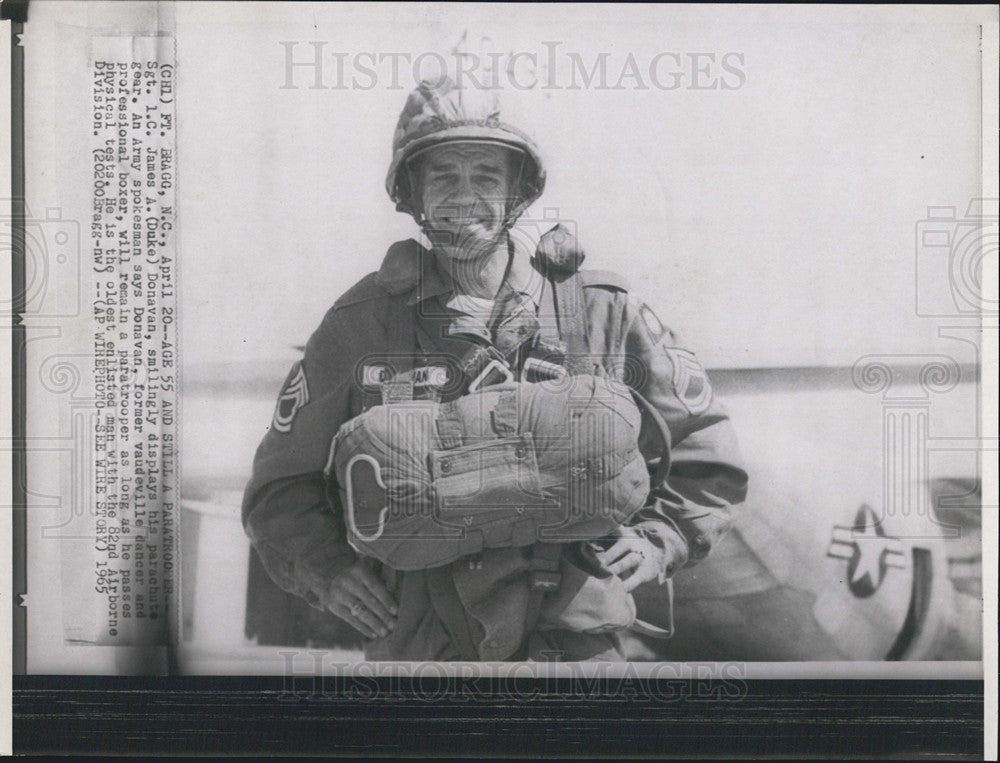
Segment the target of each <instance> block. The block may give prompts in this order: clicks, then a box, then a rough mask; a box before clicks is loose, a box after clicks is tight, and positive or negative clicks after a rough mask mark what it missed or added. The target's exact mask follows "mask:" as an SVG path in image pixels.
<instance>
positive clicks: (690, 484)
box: [243, 239, 747, 660]
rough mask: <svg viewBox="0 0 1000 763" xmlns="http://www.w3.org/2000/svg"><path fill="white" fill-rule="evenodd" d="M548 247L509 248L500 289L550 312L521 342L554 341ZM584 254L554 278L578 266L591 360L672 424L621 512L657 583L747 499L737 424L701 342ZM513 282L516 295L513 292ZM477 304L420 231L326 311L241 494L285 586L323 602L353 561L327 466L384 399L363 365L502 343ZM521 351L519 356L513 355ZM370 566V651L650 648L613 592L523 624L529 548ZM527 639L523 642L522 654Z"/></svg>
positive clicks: (265, 556)
mask: <svg viewBox="0 0 1000 763" xmlns="http://www.w3.org/2000/svg"><path fill="white" fill-rule="evenodd" d="M545 243H546V242H545V240H544V239H543V247H542V248H544V245H545ZM542 254H543V255H544V252H543V253H542ZM551 259H554V258H551ZM540 260H544V257H539V256H538V255H537V254H536V256H535V257H532V253H529V252H525V251H519V250H518V249H517V248H516V247H513V246H512V251H511V264H510V267H509V270H508V276H507V279H506V281H505V282H504V285H503V286H502V287H501V293H500V295H498V299H497V300H496V304H497V305H501V304H504V303H506V304H507V305H511V304H513V305H516V307H517V308H518V309H522V310H523V309H525V308H527V309H528V310H529V311H535V313H536V314H537V315H539V316H540V317H541V320H539V321H538V323H537V325H538V331H537V332H535V335H533V336H531V337H527V338H523V337H522V340H523V341H522V345H523V346H524V347H530V346H532V345H535V346H537V344H538V343H539V342H541V341H545V340H546V330H545V328H546V325H547V324H550V323H551V322H550V321H547V320H545V316H546V315H547V314H551V313H547V309H548V308H547V307H546V306H547V305H551V304H552V303H553V302H554V301H555V299H556V298H557V292H558V287H553V283H554V281H555V280H556V279H553V278H551V277H550V278H545V277H542V274H543V272H544V271H545V270H546V268H545V263H544V262H541V261H540ZM577 264H578V260H574V261H572V262H571V263H570V265H569V267H568V268H564V270H569V271H570V272H569V273H565V272H564V273H563V274H562V275H561V276H560V277H561V278H563V279H565V278H567V277H569V278H573V279H576V286H575V293H577V294H580V295H582V302H583V304H582V305H578V306H576V307H575V309H577V310H578V312H579V315H580V316H581V317H582V320H580V321H576V324H577V327H578V328H577V330H579V331H580V332H581V333H582V337H578V338H577V341H583V342H585V346H586V353H585V355H584V357H585V363H587V364H590V369H589V370H597V371H598V372H599V373H602V374H606V375H608V376H609V377H612V378H615V379H618V380H620V381H623V382H625V383H627V384H628V385H629V386H631V387H633V388H635V389H636V390H637V391H638V392H639V393H640V394H641V395H642V396H643V397H644V398H645V399H646V400H648V401H649V402H650V403H651V404H652V406H654V407H655V409H656V410H657V411H658V412H659V414H660V415H661V416H662V419H663V421H664V422H665V423H666V426H667V428H668V429H669V438H670V441H671V442H670V446H671V447H670V465H669V475H667V476H666V479H662V478H660V479H659V480H658V483H657V484H653V485H652V486H651V490H650V493H649V496H648V499H647V500H646V502H645V505H644V506H643V507H642V508H641V509H640V510H639V511H638V512H636V513H635V514H633V515H632V517H631V518H630V519H629V520H628V522H627V524H628V525H629V526H630V527H632V528H634V529H635V530H636V531H637V532H638V533H640V534H641V535H643V536H645V537H647V538H648V539H649V540H650V541H651V542H653V543H654V544H656V545H657V546H658V547H660V548H662V549H664V551H665V552H666V553H665V556H664V559H665V566H664V569H662V570H660V580H661V581H663V580H665V579H666V578H668V577H669V576H670V575H671V574H672V573H673V571H674V569H676V568H678V567H679V566H681V565H690V564H694V563H696V562H697V561H698V560H700V559H701V558H703V557H704V556H705V555H706V554H707V553H708V551H709V550H710V548H711V547H712V545H713V543H714V542H715V541H716V539H718V538H719V536H720V535H722V534H723V533H724V532H725V531H726V529H727V528H728V527H729V525H730V523H731V521H732V514H731V511H732V506H733V505H734V504H738V503H740V502H741V501H742V500H743V499H744V497H745V491H746V483H747V477H746V474H745V473H744V471H743V469H742V467H741V466H740V456H739V452H738V448H737V444H736V439H735V436H734V432H733V429H732V426H731V423H730V421H729V419H728V417H727V415H726V413H725V411H724V410H723V408H722V406H721V404H720V403H719V401H718V400H717V399H715V397H714V396H713V394H712V390H711V386H710V384H709V381H708V378H707V376H706V374H705V372H704V370H703V369H702V367H701V366H700V364H699V363H698V361H697V360H696V358H695V356H694V355H693V354H692V353H691V352H689V351H688V350H687V349H686V348H684V347H683V346H682V345H681V343H680V342H679V340H678V339H677V337H676V336H675V335H674V333H673V332H671V331H670V330H668V329H666V328H664V327H663V326H662V325H661V324H660V323H659V321H658V319H657V318H656V317H655V315H654V314H653V312H652V311H651V310H650V309H649V308H648V307H646V306H645V305H642V304H639V303H637V302H636V301H635V300H634V299H632V298H631V297H630V296H629V295H628V291H627V288H626V286H625V283H624V282H623V281H622V279H621V278H620V277H618V276H617V275H615V274H613V273H608V272H603V271H590V270H579V271H576V265H577ZM550 275H551V274H550ZM563 293H564V294H565V293H566V290H565V289H563ZM505 294H506V295H508V296H510V295H514V296H516V297H517V298H516V299H504V295H505ZM564 299H565V297H564ZM462 307H465V309H466V310H469V311H468V312H466V311H463V310H462V309H460V308H462ZM556 309H558V308H556ZM564 310H565V306H564ZM494 317H495V318H499V320H493V321H489V322H488V323H489V324H492V325H493V326H499V325H503V324H504V320H503V316H494ZM480 318H481V316H480ZM480 318H477V316H476V315H475V311H474V310H470V308H469V307H468V306H467V305H463V304H462V301H461V300H457V301H456V300H455V299H454V295H453V294H452V287H451V284H450V281H449V279H448V278H447V277H446V276H444V275H443V274H441V273H439V272H438V270H437V267H436V265H435V260H434V258H433V257H432V256H429V254H428V253H427V252H425V251H424V250H423V249H422V248H421V247H420V246H419V245H418V244H417V243H416V242H415V241H412V240H410V241H406V242H400V243H397V244H395V245H393V247H391V248H390V250H389V252H388V254H387V255H386V258H385V261H384V262H383V264H382V267H381V269H380V270H379V271H378V272H377V273H373V274H371V275H369V276H367V277H366V278H364V279H362V280H361V281H360V282H359V283H358V284H356V285H355V286H354V287H353V288H351V289H350V290H348V292H347V293H345V294H344V295H343V296H342V297H341V298H340V299H339V300H337V302H336V303H335V304H334V306H333V307H332V308H331V310H330V311H329V312H328V313H327V315H326V317H325V318H324V320H323V322H322V324H321V325H320V327H319V328H318V329H317V331H316V332H315V333H314V334H313V335H312V337H311V338H310V340H309V342H308V344H307V346H306V348H305V354H304V357H303V359H302V360H301V361H300V362H298V363H296V364H295V365H294V366H293V368H292V370H291V371H290V373H289V375H288V378H287V380H286V382H285V385H284V387H283V389H282V392H281V395H280V397H279V400H278V403H277V405H276V408H275V413H274V421H273V422H272V427H271V429H270V431H269V432H268V433H267V435H266V436H265V438H264V440H263V442H262V443H261V445H260V448H259V449H258V452H257V456H256V458H255V461H254V472H253V477H252V478H251V480H250V483H249V484H248V486H247V489H246V494H245V499H244V504H243V518H244V523H245V526H246V529H247V532H248V534H249V535H250V537H251V539H252V541H253V544H254V547H255V548H256V549H257V551H258V552H259V554H260V556H261V559H262V561H263V563H264V565H265V568H266V569H267V570H268V572H269V574H270V575H271V576H272V578H273V579H274V580H275V582H276V583H277V584H278V585H280V586H281V587H282V588H284V589H285V590H287V591H290V592H293V593H296V594H298V595H300V596H302V597H303V598H305V599H306V601H308V602H310V603H311V604H312V605H313V606H316V607H318V608H322V607H323V606H324V603H325V599H324V597H325V595H326V590H327V588H328V586H329V583H330V581H331V579H332V578H333V577H334V576H335V575H336V574H338V573H339V572H341V571H343V570H344V569H345V568H346V567H348V566H350V565H351V564H353V563H354V562H355V561H356V559H357V553H356V551H355V550H354V549H353V548H352V547H351V545H350V544H349V543H348V542H347V533H346V529H345V523H344V516H343V506H342V505H341V502H340V501H339V500H338V499H337V496H336V495H333V496H328V495H327V494H326V490H325V485H324V475H323V470H324V467H325V465H326V461H327V455H328V449H329V446H330V443H331V441H332V439H333V438H334V436H335V435H336V434H337V432H338V430H339V428H340V427H341V425H342V424H344V423H345V422H347V421H349V420H351V419H353V418H355V417H357V416H359V415H360V414H361V413H362V412H363V411H365V410H366V409H368V408H370V407H371V406H372V404H373V403H374V404H378V402H380V401H378V400H373V399H372V397H371V394H372V391H371V385H367V384H366V383H365V382H366V380H365V378H364V374H365V369H368V368H372V367H375V366H379V365H389V366H391V367H392V368H393V370H394V371H395V372H396V373H400V372H403V373H405V372H407V371H412V370H413V369H420V368H428V367H431V368H433V367H435V366H437V365H440V364H442V362H443V359H447V360H448V363H445V365H448V364H449V363H450V365H451V366H455V365H458V364H459V361H460V359H461V358H463V357H466V356H467V355H468V346H469V343H468V339H469V338H470V337H469V335H470V334H474V333H477V332H478V333H479V334H481V335H483V337H487V336H488V337H490V338H491V339H492V340H493V341H494V342H500V343H502V341H503V340H502V338H501V337H500V336H498V332H497V331H496V329H495V328H494V329H493V330H492V331H491V329H490V327H489V325H486V324H484V323H483V321H482V320H481V319H480ZM556 322H557V323H558V320H557V321H556ZM563 330H564V331H565V329H563ZM463 334H465V336H463ZM550 335H551V332H550ZM516 355H517V353H515V356H516ZM522 355H523V353H522ZM524 359H525V358H524V357H521V358H517V357H515V366H516V365H517V364H518V363H520V364H523V361H524ZM513 370H514V371H515V372H520V370H522V369H521V368H517V367H515V368H514V369H513ZM461 393H462V390H455V392H454V393H453V394H455V395H458V394H461ZM646 439H647V440H649V442H646V443H645V444H644V447H643V453H644V455H645V456H646V458H647V461H648V463H649V468H650V471H652V472H654V473H655V471H656V466H657V465H658V462H659V460H660V459H661V458H662V457H663V454H662V451H661V449H660V448H658V447H657V445H656V444H655V443H653V442H652V440H653V438H652V436H650V437H649V438H646ZM329 498H332V501H330V500H328V499H329ZM372 564H373V566H374V567H376V568H377V569H379V570H380V572H381V575H382V577H383V579H384V580H385V582H386V583H387V585H388V586H389V588H390V590H391V591H392V592H393V594H394V596H395V597H396V599H397V601H398V602H399V604H400V611H399V615H398V620H397V625H396V628H395V630H394V631H393V632H392V633H390V634H389V636H387V637H386V638H383V639H377V640H375V641H373V642H369V643H368V644H366V655H367V656H368V657H369V658H370V659H394V660H426V659H431V660H453V659H466V660H502V659H511V658H514V657H515V656H517V655H520V654H527V656H533V657H537V656H538V655H539V654H544V653H548V654H551V653H553V652H554V653H559V654H561V655H562V658H563V659H570V660H573V659H588V658H593V659H624V658H633V659H637V658H642V657H641V656H637V655H636V654H635V653H630V648H629V646H628V643H627V639H625V638H623V635H624V634H623V632H622V631H621V630H618V629H616V628H620V625H621V623H616V620H618V619H622V618H623V619H624V620H625V621H627V619H628V614H629V613H627V612H625V613H621V612H616V611H615V606H614V602H612V603H610V605H609V606H608V607H605V612H604V614H603V615H602V616H607V617H608V618H609V622H608V624H607V626H608V627H607V628H603V629H602V628H601V627H589V628H587V629H586V630H587V631H588V632H586V633H581V632H578V630H579V629H578V630H574V629H573V628H572V624H569V626H567V624H566V623H558V622H548V623H547V622H546V613H545V611H543V612H542V615H541V621H540V622H539V623H538V632H537V633H525V619H526V617H527V611H528V609H529V600H530V597H531V590H530V584H529V571H530V569H531V554H530V547H512V548H485V549H481V550H479V551H475V550H470V553H468V554H467V555H466V556H463V557H462V558H460V559H457V560H455V561H453V562H451V563H449V564H445V565H442V566H437V567H434V568H431V569H408V570H407V571H400V570H395V569H393V568H392V567H390V566H389V565H386V564H378V563H375V562H372ZM623 596H624V594H623ZM619 609H620V606H619ZM632 614H633V615H634V612H633V613H632ZM591 625H593V624H591ZM560 626H563V627H560ZM602 631H603V632H602ZM526 641H527V642H530V644H529V648H528V651H527V652H526V653H522V652H520V651H519V650H521V649H522V644H524V643H525V642H526ZM646 658H647V659H648V658H649V655H647V656H646Z"/></svg>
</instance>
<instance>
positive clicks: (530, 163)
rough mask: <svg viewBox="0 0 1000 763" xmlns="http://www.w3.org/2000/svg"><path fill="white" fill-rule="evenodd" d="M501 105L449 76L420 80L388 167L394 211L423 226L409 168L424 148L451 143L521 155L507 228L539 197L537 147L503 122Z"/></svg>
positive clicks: (489, 93)
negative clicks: (488, 145) (502, 148)
mask: <svg viewBox="0 0 1000 763" xmlns="http://www.w3.org/2000/svg"><path fill="white" fill-rule="evenodd" d="M499 101H500V99H499V97H498V95H497V93H496V91H495V90H485V89H482V88H476V89H465V88H460V87H458V86H456V85H455V83H454V82H453V81H452V80H451V79H450V78H448V77H441V78H439V79H437V80H424V81H422V82H421V83H420V85H418V86H417V88H416V89H415V90H414V91H413V92H412V93H410V96H409V98H407V99H406V105H405V106H403V111H402V113H401V114H400V115H399V122H398V123H397V124H396V132H395V135H394V136H393V140H392V163H391V164H390V166H389V173H388V175H387V176H386V179H385V188H386V191H388V192H389V196H390V197H391V198H392V200H393V201H394V202H396V210H397V211H399V212H406V213H408V214H411V215H413V217H414V219H416V220H417V222H418V223H419V222H420V221H421V216H422V211H421V209H420V203H419V201H418V200H417V199H416V198H415V194H414V193H413V188H411V179H410V178H411V176H410V173H409V172H408V168H407V164H408V163H409V162H410V160H411V159H413V158H414V157H415V156H416V155H417V154H419V153H421V152H423V151H424V150H425V149H428V148H430V147H431V146H437V145H440V144H442V143H450V142H472V143H492V144H499V145H501V146H505V147H507V148H513V149H516V150H518V151H519V152H520V153H521V155H522V156H523V161H522V162H521V171H520V176H519V183H518V193H517V196H516V198H515V199H513V200H512V203H511V205H510V207H509V208H508V211H507V220H506V222H507V224H508V225H510V224H513V222H514V221H515V220H516V219H517V218H518V216H520V214H521V213H522V212H523V211H524V210H525V209H527V207H528V206H529V205H530V204H531V203H532V202H533V201H535V199H537V198H538V197H539V196H541V194H542V191H543V190H544V188H545V167H544V165H543V164H542V158H541V156H540V155H539V153H538V147H537V146H536V145H535V142H534V141H533V140H532V139H531V137H530V136H528V135H527V134H526V133H525V132H523V131H522V130H519V129H518V128H517V127H514V126H513V125H511V124H508V123H506V122H504V121H503V119H501V117H500V102H499Z"/></svg>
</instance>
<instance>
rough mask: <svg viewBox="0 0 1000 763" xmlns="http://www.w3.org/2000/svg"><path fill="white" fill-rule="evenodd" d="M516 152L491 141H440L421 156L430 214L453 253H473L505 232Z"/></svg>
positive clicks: (438, 242) (439, 241) (442, 243)
mask: <svg viewBox="0 0 1000 763" xmlns="http://www.w3.org/2000/svg"><path fill="white" fill-rule="evenodd" d="M517 158H518V157H517V156H516V153H515V152H513V151H510V150H508V149H505V148H503V147H501V146H492V145H489V144H484V145H479V144H469V143H454V144H451V145H443V146H436V147H434V148H432V149H430V150H429V151H427V153H426V154H424V155H423V156H422V157H420V159H421V160H422V161H421V162H420V164H419V170H418V178H419V181H418V182H419V186H420V197H421V202H422V205H423V212H424V218H425V219H426V220H427V224H428V226H429V227H430V229H431V231H432V234H433V235H432V237H433V238H434V239H435V240H434V244H435V246H436V247H437V248H438V249H441V250H443V251H444V252H445V253H446V254H447V255H448V256H449V257H451V258H453V259H473V258H476V257H478V256H481V255H482V254H483V253H484V252H486V251H488V250H490V249H491V248H492V247H493V246H495V244H496V243H497V241H498V240H499V238H500V236H501V234H502V233H503V230H504V227H503V222H504V218H505V216H506V211H507V208H508V205H509V204H510V202H511V196H512V186H513V184H514V179H515V178H514V166H515V164H516V163H517Z"/></svg>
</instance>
